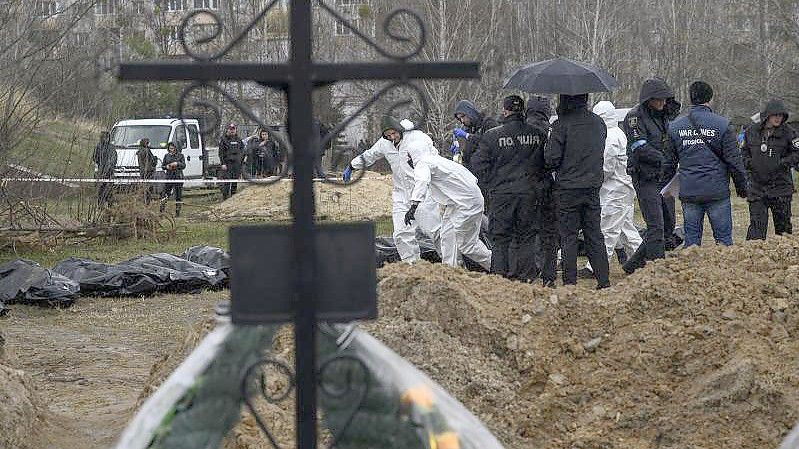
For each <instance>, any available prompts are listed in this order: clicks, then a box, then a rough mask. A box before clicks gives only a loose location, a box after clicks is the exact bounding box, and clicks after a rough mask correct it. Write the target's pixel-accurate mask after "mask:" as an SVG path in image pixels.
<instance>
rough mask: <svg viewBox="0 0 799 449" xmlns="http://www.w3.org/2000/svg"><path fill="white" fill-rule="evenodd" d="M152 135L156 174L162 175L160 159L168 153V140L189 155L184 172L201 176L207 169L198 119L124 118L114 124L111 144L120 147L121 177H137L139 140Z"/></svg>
mask: <svg viewBox="0 0 799 449" xmlns="http://www.w3.org/2000/svg"><path fill="white" fill-rule="evenodd" d="M144 138H147V139H150V148H152V152H153V154H154V155H155V156H156V157H157V158H158V167H157V168H156V177H159V178H160V177H161V176H162V173H161V172H162V170H161V161H162V160H163V159H164V155H165V154H166V146H167V143H169V142H175V144H177V146H178V149H179V150H180V151H181V152H182V153H183V155H184V156H186V169H185V170H183V176H184V177H185V178H188V179H197V178H202V177H203V175H204V171H205V168H206V167H205V166H204V164H203V159H204V158H205V157H204V156H205V155H204V154H203V141H202V136H201V135H200V124H199V122H198V121H197V120H196V119H185V120H183V121H181V120H180V119H175V118H157V119H134V120H122V121H119V122H117V123H116V124H115V125H114V127H113V128H111V144H113V145H114V147H116V150H117V165H116V168H115V169H114V176H115V177H118V178H138V177H139V161H138V159H137V158H136V151H137V150H138V145H139V141H140V140H141V139H144Z"/></svg>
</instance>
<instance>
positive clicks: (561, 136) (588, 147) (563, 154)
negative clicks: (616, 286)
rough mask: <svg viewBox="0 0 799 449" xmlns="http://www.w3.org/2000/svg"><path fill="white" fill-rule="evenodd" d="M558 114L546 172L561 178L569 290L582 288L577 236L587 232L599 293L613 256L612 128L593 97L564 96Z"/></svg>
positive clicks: (546, 156)
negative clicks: (606, 195) (606, 192)
mask: <svg viewBox="0 0 799 449" xmlns="http://www.w3.org/2000/svg"><path fill="white" fill-rule="evenodd" d="M557 112H558V119H557V120H556V121H555V123H553V124H552V132H551V133H550V136H549V144H548V145H547V146H546V148H545V150H544V160H545V163H546V168H548V169H550V170H552V171H554V172H555V198H556V201H557V205H558V230H559V232H560V246H561V251H562V255H563V284H564V285H573V284H576V283H577V232H578V231H579V230H580V229H582V230H583V238H584V239H585V246H586V252H587V255H588V261H589V262H591V267H593V269H594V276H596V280H597V288H598V289H599V288H607V287H610V279H609V273H608V272H609V268H608V256H607V253H606V252H605V238H604V237H603V236H602V228H601V226H600V221H601V215H602V209H601V207H600V205H599V188H600V187H602V182H603V180H604V171H603V165H604V161H605V138H606V137H607V128H606V127H605V121H604V120H602V118H600V117H599V116H598V115H596V114H594V113H593V112H591V111H589V110H588V94H582V95H561V96H560V101H559V104H558V110H557Z"/></svg>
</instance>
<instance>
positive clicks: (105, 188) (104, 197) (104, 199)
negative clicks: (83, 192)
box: [97, 176, 114, 206]
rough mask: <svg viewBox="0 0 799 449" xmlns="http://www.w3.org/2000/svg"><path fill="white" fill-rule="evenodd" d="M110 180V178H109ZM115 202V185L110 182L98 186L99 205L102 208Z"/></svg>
mask: <svg viewBox="0 0 799 449" xmlns="http://www.w3.org/2000/svg"><path fill="white" fill-rule="evenodd" d="M108 178H110V176H108ZM113 200H114V185H113V184H111V183H110V182H101V183H99V184H97V204H98V205H100V206H103V205H110V204H111V202H112V201H113Z"/></svg>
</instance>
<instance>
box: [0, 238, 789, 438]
mask: <svg viewBox="0 0 799 449" xmlns="http://www.w3.org/2000/svg"><path fill="white" fill-rule="evenodd" d="M585 285H586V286H588V285H590V283H586V284H585ZM379 286H380V313H381V316H380V319H379V320H377V321H376V322H373V323H367V324H365V325H364V327H365V328H366V329H367V330H368V331H370V332H371V333H372V334H374V335H375V336H376V337H378V338H379V339H381V340H382V341H384V342H385V343H386V344H388V345H389V346H390V347H392V348H393V349H394V350H395V351H397V352H398V353H399V354H400V355H402V356H404V357H406V358H408V359H409V360H411V361H412V362H414V363H415V364H416V365H417V366H419V367H420V368H421V369H423V370H424V371H425V372H427V373H428V374H429V375H430V376H431V377H432V378H433V379H435V380H436V381H438V382H439V383H441V384H442V385H443V386H444V387H445V388H447V389H448V390H449V391H450V392H451V393H452V394H453V395H454V396H455V397H457V398H458V399H459V400H461V401H462V402H463V403H464V404H465V405H466V406H467V408H469V409H470V410H471V411H472V412H473V413H474V414H475V415H476V416H477V417H478V418H480V419H481V420H483V421H484V422H485V423H486V425H487V426H488V428H489V429H490V430H491V431H493V432H494V433H495V434H496V435H497V437H498V438H499V439H500V441H502V442H503V443H504V444H505V445H506V447H508V448H530V447H542V448H586V449H587V448H647V449H648V448H653V449H654V448H674V449H677V448H688V447H691V448H707V449H710V448H764V447H777V446H778V445H779V442H780V440H781V438H782V437H783V436H784V435H785V433H786V432H787V431H788V430H789V428H790V427H791V426H793V425H794V424H795V423H796V421H797V420H799V388H797V387H799V371H797V368H796V367H797V360H798V359H799V340H797V335H799V303H797V301H796V299H795V298H796V297H797V295H799V238H773V239H771V240H769V241H768V242H756V243H745V244H742V245H740V246H737V247H734V248H715V247H706V248H704V249H691V250H686V251H682V252H680V253H679V254H677V255H676V256H674V257H670V258H668V259H666V260H663V261H660V262H657V263H653V264H650V265H649V266H648V267H646V268H645V269H643V270H641V271H640V272H639V273H636V274H635V275H633V276H630V277H628V278H626V279H624V280H622V281H620V282H616V285H614V287H613V288H611V289H609V290H605V291H601V292H596V291H594V290H591V289H589V288H587V287H582V286H581V287H570V288H559V289H556V290H547V289H543V288H541V287H538V286H532V285H524V284H519V283H512V282H508V281H506V280H504V279H501V278H498V277H496V276H488V275H481V274H475V273H469V272H465V271H462V270H454V269H451V268H448V267H445V266H442V265H431V264H427V263H421V264H417V265H414V266H407V265H403V264H396V265H391V266H388V267H386V268H383V269H382V270H381V271H380V284H379ZM221 296H222V295H219V294H210V293H209V294H204V295H201V296H163V297H159V298H151V299H148V300H141V301H120V300H109V299H102V300H101V299H97V300H85V301H79V302H78V304H77V305H76V306H75V307H74V308H73V309H71V310H67V311H62V312H59V311H50V310H39V309H32V308H26V307H19V306H15V307H14V309H13V313H12V315H11V317H10V318H8V319H5V320H3V321H0V323H2V325H3V331H2V332H3V335H4V337H5V338H6V340H7V343H6V347H7V348H9V347H11V348H13V349H14V352H15V353H16V354H17V355H18V357H17V360H16V361H15V362H14V364H13V366H15V367H16V368H21V369H23V370H25V371H27V372H28V373H29V375H30V376H31V377H32V379H33V381H34V382H35V383H36V384H37V385H38V386H39V388H40V390H39V392H38V395H39V396H40V397H41V398H42V403H44V404H47V407H44V408H43V410H45V412H46V413H47V414H48V415H47V419H48V422H51V423H52V424H51V425H52V426H55V427H56V428H58V429H59V430H60V432H59V433H58V436H59V437H58V438H59V439H58V441H56V442H55V444H49V445H47V447H90V448H91V447H108V446H109V445H110V444H111V443H112V442H113V441H114V438H115V436H116V435H117V434H118V433H119V431H120V430H121V428H122V426H123V425H124V423H125V422H126V421H127V419H129V418H130V416H131V411H132V408H133V407H134V406H135V405H136V403H137V400H138V399H140V395H141V394H142V391H151V390H145V388H147V386H148V385H157V384H159V383H160V381H161V380H162V379H163V377H164V376H165V375H166V374H167V373H168V372H169V371H170V370H171V369H172V368H173V367H174V366H176V365H177V363H179V361H180V359H181V358H182V357H183V356H184V355H185V354H186V353H187V352H188V350H190V348H191V347H193V346H194V345H195V344H196V341H197V340H198V338H199V335H200V334H202V333H203V332H204V330H205V329H207V328H208V326H207V325H206V324H199V325H196V326H195V327H194V329H192V330H189V329H190V328H191V326H192V324H193V323H196V322H198V321H202V319H207V318H208V317H210V316H211V315H212V306H213V305H214V304H215V303H216V301H217V300H219V299H221V298H220V297H221ZM186 330H189V338H185V339H184V335H186ZM409 342H410V343H409ZM290 348H291V344H290V338H289V334H287V333H285V332H284V333H281V335H280V336H279V337H278V338H277V341H276V346H275V353H276V354H277V355H278V356H280V357H283V358H284V359H290V358H289V357H288V355H289V354H290ZM20 354H24V357H23V356H20ZM170 354H172V355H171V356H169V355H170ZM23 383H24V381H19V380H18V381H17V384H15V385H18V384H23ZM11 388H12V389H13V390H14V391H17V390H20V389H21V390H24V391H28V390H30V388H26V387H18V386H15V387H11ZM0 391H2V387H0ZM145 394H146V393H145ZM290 403H291V402H289V404H290ZM26 410H29V412H26V413H27V415H26V416H32V415H33V414H35V413H36V410H37V409H36V406H35V405H33V408H31V407H28V408H26ZM267 414H268V416H270V418H271V419H273V420H274V426H276V428H277V433H278V436H279V438H280V439H281V440H284V441H286V442H288V441H289V440H290V436H291V409H290V405H289V406H288V407H284V408H274V409H271V410H268V411H267ZM0 425H3V424H2V420H0ZM0 433H2V432H0ZM260 438H261V436H260V435H259V433H258V431H257V430H256V427H255V426H254V423H253V420H252V419H251V418H249V417H246V414H245V419H244V422H243V423H241V424H240V425H239V426H238V427H237V428H236V429H235V430H234V433H233V434H232V435H231V436H230V438H229V440H228V442H227V444H226V447H227V448H237V449H238V448H249V447H257V446H258V445H259V444H264V440H262V439H260ZM0 441H2V440H0ZM0 447H1V446H0Z"/></svg>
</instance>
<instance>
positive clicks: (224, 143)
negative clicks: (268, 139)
mask: <svg viewBox="0 0 799 449" xmlns="http://www.w3.org/2000/svg"><path fill="white" fill-rule="evenodd" d="M244 150H245V148H244V142H242V140H241V138H239V135H238V132H237V127H236V124H235V123H231V124H229V125H228V126H227V128H226V129H225V135H224V136H222V138H221V139H220V140H219V162H220V163H221V164H222V170H223V171H224V172H225V177H226V178H227V179H232V180H237V179H239V178H240V177H241V168H242V165H243V161H244V155H245V151H244ZM237 190H238V184H236V183H227V182H226V183H224V184H222V198H223V199H228V198H230V196H231V195H233V194H235V193H236V191H237Z"/></svg>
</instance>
